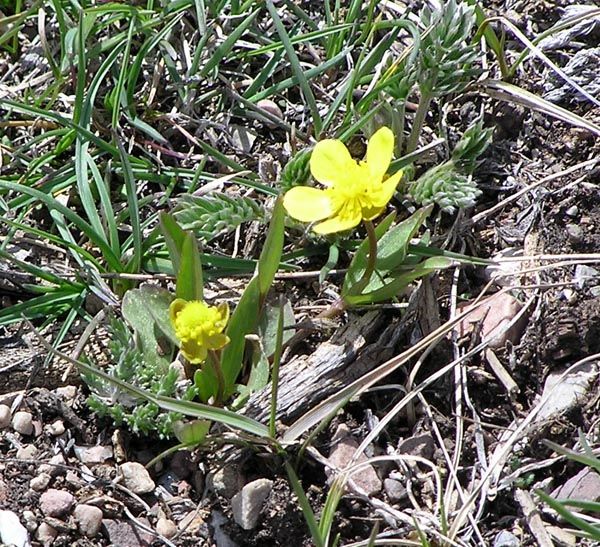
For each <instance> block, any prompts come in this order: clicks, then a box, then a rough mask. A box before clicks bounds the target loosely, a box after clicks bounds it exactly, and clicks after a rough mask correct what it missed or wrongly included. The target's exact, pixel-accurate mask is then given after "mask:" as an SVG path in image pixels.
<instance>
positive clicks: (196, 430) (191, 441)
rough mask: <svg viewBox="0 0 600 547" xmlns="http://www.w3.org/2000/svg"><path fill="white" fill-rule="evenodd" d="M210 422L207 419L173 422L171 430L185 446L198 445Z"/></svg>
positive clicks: (206, 432)
mask: <svg viewBox="0 0 600 547" xmlns="http://www.w3.org/2000/svg"><path fill="white" fill-rule="evenodd" d="M210 424H211V422H210V421H208V420H193V421H191V422H175V423H174V424H173V432H174V433H175V437H177V440H178V441H179V442H180V443H181V444H184V445H186V446H198V445H200V444H202V441H204V439H205V437H206V435H207V434H208V431H209V429H210Z"/></svg>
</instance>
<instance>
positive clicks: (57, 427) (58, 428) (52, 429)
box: [47, 420, 65, 437]
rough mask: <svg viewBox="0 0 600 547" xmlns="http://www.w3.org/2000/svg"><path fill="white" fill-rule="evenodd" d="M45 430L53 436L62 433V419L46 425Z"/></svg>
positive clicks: (63, 427) (63, 429) (63, 428)
mask: <svg viewBox="0 0 600 547" xmlns="http://www.w3.org/2000/svg"><path fill="white" fill-rule="evenodd" d="M47 431H48V433H50V435H52V436H53V437H58V436H59V435H62V434H63V433H64V432H65V424H64V423H63V421H62V420H56V421H55V422H52V423H51V424H50V425H49V426H48V427H47Z"/></svg>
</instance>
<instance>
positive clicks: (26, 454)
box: [17, 444, 38, 460]
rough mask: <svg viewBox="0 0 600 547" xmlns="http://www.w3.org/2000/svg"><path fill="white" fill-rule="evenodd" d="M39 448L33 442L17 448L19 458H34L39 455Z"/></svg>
mask: <svg viewBox="0 0 600 547" xmlns="http://www.w3.org/2000/svg"><path fill="white" fill-rule="evenodd" d="M37 453H38V449H37V448H36V447H35V446H34V445H33V444H24V445H23V446H22V447H21V448H19V449H18V450H17V459H18V460H33V459H35V457H36V456H37Z"/></svg>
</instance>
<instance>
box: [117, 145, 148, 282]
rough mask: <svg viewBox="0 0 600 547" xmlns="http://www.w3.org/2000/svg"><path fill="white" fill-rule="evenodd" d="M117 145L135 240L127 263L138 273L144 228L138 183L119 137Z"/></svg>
mask: <svg viewBox="0 0 600 547" xmlns="http://www.w3.org/2000/svg"><path fill="white" fill-rule="evenodd" d="M116 141H117V147H118V149H119V156H120V158H121V167H122V168H123V181H124V183H125V190H126V194H127V212H128V216H129V222H130V224H131V235H132V240H133V256H132V257H131V259H130V260H129V262H128V264H127V271H128V272H130V273H136V272H139V271H140V267H141V265H142V254H143V248H142V228H141V225H140V207H139V203H138V197H137V185H136V184H135V179H134V177H133V171H132V169H131V163H130V162H129V155H128V154H127V152H126V151H125V147H124V146H123V143H122V142H121V140H120V139H119V138H118V137H117V138H116Z"/></svg>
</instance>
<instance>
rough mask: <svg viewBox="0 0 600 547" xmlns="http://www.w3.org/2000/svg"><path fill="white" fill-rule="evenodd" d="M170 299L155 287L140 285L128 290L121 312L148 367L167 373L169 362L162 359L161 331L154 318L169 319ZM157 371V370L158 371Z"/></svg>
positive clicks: (165, 357) (169, 295)
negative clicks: (160, 369) (162, 317)
mask: <svg viewBox="0 0 600 547" xmlns="http://www.w3.org/2000/svg"><path fill="white" fill-rule="evenodd" d="M172 299H173V296H172V295H171V293H170V292H169V291H167V290H166V289H162V288H160V287H156V286H155V285H142V286H141V287H140V288H139V289H131V290H129V291H127V292H126V293H125V296H124V297H123V305H122V307H121V311H122V313H123V317H124V318H125V320H126V321H127V322H128V323H129V325H130V326H131V327H132V328H133V330H134V331H135V334H136V337H137V341H138V343H139V345H140V349H141V351H142V354H143V355H144V359H145V360H146V362H147V363H151V364H153V365H154V366H156V367H157V369H158V367H162V369H163V370H165V371H166V370H167V369H168V367H169V363H170V362H171V359H170V355H161V354H160V351H159V348H161V347H163V345H164V344H162V342H163V340H161V334H162V330H163V328H164V325H163V326H162V327H163V328H160V329H158V328H157V323H156V321H155V319H154V317H160V316H165V317H168V313H169V305H170V303H171V300H172ZM158 370H159V369H158Z"/></svg>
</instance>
